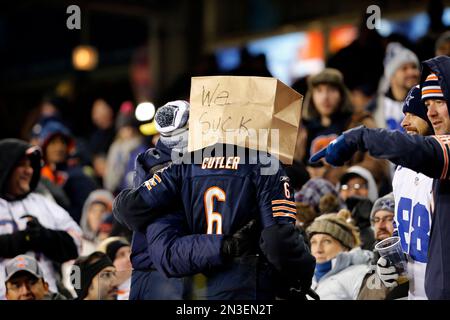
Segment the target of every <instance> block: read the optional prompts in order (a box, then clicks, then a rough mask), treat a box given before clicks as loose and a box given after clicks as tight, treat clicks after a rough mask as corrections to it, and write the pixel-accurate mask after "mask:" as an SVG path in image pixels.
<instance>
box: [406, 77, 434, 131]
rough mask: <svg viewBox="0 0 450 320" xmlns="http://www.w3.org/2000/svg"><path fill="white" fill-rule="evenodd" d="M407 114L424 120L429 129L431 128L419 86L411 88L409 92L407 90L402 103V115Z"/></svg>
mask: <svg viewBox="0 0 450 320" xmlns="http://www.w3.org/2000/svg"><path fill="white" fill-rule="evenodd" d="M407 112H409V113H412V114H413V115H415V116H418V117H419V118H421V119H423V120H425V121H426V122H427V123H428V125H429V126H430V128H431V127H432V126H431V122H430V120H429V119H428V117H427V107H426V106H425V104H424V103H423V101H422V95H421V93H420V86H419V85H417V86H415V87H412V88H411V90H409V92H408V95H407V96H406V99H405V101H404V102H403V114H406V113H407Z"/></svg>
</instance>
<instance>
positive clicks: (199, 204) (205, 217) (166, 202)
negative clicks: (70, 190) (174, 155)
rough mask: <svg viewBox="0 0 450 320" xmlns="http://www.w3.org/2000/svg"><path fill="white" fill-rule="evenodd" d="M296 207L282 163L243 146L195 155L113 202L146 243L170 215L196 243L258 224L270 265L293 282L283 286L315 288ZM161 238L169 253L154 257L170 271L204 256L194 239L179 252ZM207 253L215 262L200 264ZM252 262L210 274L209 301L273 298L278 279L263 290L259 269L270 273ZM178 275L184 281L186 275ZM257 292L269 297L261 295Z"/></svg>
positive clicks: (218, 147) (157, 253) (311, 260)
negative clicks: (179, 215) (180, 216)
mask: <svg viewBox="0 0 450 320" xmlns="http://www.w3.org/2000/svg"><path fill="white" fill-rule="evenodd" d="M263 160H264V161H263ZM293 200H294V199H293V192H292V189H291V187H290V185H289V178H288V177H287V176H286V174H285V172H284V169H283V168H282V166H281V163H280V162H279V161H278V159H276V158H273V157H269V156H268V155H263V156H260V154H259V153H258V152H255V151H253V150H249V149H244V148H239V147H236V146H230V145H216V146H215V147H214V148H213V150H211V149H210V150H208V151H207V150H205V149H204V150H201V151H198V152H194V153H190V154H188V155H187V156H186V157H184V159H183V163H182V164H171V165H170V166H169V167H167V168H164V169H161V170H160V171H159V172H157V173H155V174H154V175H153V177H151V178H150V179H148V180H147V181H145V182H144V183H143V184H141V185H140V186H139V187H138V188H135V189H127V190H123V191H122V192H121V193H120V194H119V195H118V196H117V198H116V199H115V201H114V206H113V207H114V209H113V212H114V215H115V217H116V218H117V219H118V220H119V221H121V222H122V223H124V224H126V225H127V226H129V227H130V228H131V229H133V230H135V231H143V230H145V229H146V228H147V239H150V238H151V236H152V234H149V233H148V228H150V227H151V226H152V224H153V223H154V222H155V221H158V219H162V218H163V217H164V216H166V215H167V214H166V213H165V212H180V211H182V212H184V214H185V220H186V224H187V232H188V234H192V235H194V236H195V235H197V236H198V235H199V234H203V235H204V236H208V235H209V237H215V236H217V235H232V234H233V233H235V232H236V231H237V230H239V229H241V228H242V227H243V226H244V225H246V224H247V223H248V222H249V221H250V220H252V219H256V220H258V221H259V222H260V224H261V226H262V232H261V246H260V247H261V250H262V252H263V253H264V256H265V258H267V260H268V262H270V263H271V265H272V266H273V267H274V268H275V270H277V271H278V272H279V273H280V274H283V275H285V276H286V277H288V278H289V279H287V280H286V279H283V281H285V283H287V284H288V285H290V284H289V283H291V280H293V281H298V282H296V283H300V284H301V285H304V286H306V287H309V285H310V283H311V279H312V274H313V271H314V266H315V261H314V258H313V257H312V256H311V254H310V253H309V251H308V250H307V248H306V246H305V244H304V242H303V238H302V237H301V235H300V234H299V232H298V230H296V229H295V227H294V222H295V213H296V207H295V203H294V201H293ZM214 235H215V236H214ZM153 236H154V235H153ZM157 238H159V239H167V241H166V245H165V248H166V249H164V250H158V248H155V250H156V251H154V252H153V253H154V255H152V257H155V259H156V257H158V256H159V257H163V258H166V257H168V256H170V259H167V261H168V264H165V265H162V268H163V269H166V268H170V269H173V265H174V263H177V262H176V261H179V262H182V260H183V257H184V256H185V257H189V256H190V255H192V254H193V252H194V251H198V249H196V248H195V245H196V244H198V243H197V242H196V241H195V240H194V241H193V242H192V241H191V242H190V243H185V244H181V242H179V244H180V245H177V246H176V249H174V248H173V247H174V245H172V242H171V240H170V237H167V236H164V234H163V233H161V235H160V236H159V237H157ZM205 239H206V238H205ZM200 241H203V240H200ZM205 246H206V244H205ZM168 250H171V251H170V253H167V252H169V251H168ZM174 254H176V255H175V256H174ZM202 254H203V255H204V258H205V259H204V262H207V261H208V260H211V257H209V253H208V252H198V256H199V257H200V256H201V255H202ZM211 261H214V259H213V260H211ZM249 261H253V260H251V259H250V260H248V259H240V261H239V262H238V263H237V264H236V263H233V264H231V265H228V266H223V268H221V269H214V270H211V272H208V273H207V274H208V293H207V298H212V299H233V298H243V297H246V298H256V299H257V298H258V297H262V298H267V297H273V296H270V294H273V290H272V288H273V280H274V277H273V276H271V275H270V274H271V272H269V273H265V276H264V278H265V279H267V281H265V282H264V284H262V283H261V282H260V280H258V279H261V278H260V277H259V276H257V275H258V271H257V270H258V269H259V270H263V269H264V270H269V269H270V268H269V269H267V267H263V268H260V267H257V264H258V262H257V263H256V264H255V263H253V262H251V263H249ZM255 261H257V260H255ZM180 266H181V264H180ZM198 270H199V271H200V269H198ZM162 271H163V272H164V273H165V272H166V270H162ZM176 272H179V273H181V274H183V271H182V269H181V268H180V269H178V268H177V271H176ZM250 275H252V276H251V277H250ZM233 279H234V280H233ZM245 279H247V280H246V281H244V280H245ZM257 282H258V284H257ZM258 287H259V288H262V287H266V289H267V290H262V291H264V292H262V291H261V290H257V289H255V288H258ZM266 293H267V294H268V295H266Z"/></svg>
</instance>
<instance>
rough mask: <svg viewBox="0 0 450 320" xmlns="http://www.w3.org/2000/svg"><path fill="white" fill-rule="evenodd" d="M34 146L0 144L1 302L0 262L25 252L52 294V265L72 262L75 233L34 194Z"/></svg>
mask: <svg viewBox="0 0 450 320" xmlns="http://www.w3.org/2000/svg"><path fill="white" fill-rule="evenodd" d="M40 167H41V154H40V151H39V148H38V147H32V146H31V145H29V144H28V143H26V142H24V141H21V140H17V139H4V140H1V141H0V190H1V193H0V221H1V223H0V257H1V259H0V299H3V298H4V293H5V291H4V290H5V288H4V280H2V279H4V264H5V263H6V262H7V261H8V259H9V258H13V257H15V256H17V255H19V254H23V253H27V254H30V255H34V256H36V257H37V258H38V257H39V261H40V263H41V268H42V270H43V272H44V276H45V278H46V280H47V282H48V283H49V286H50V288H51V290H52V291H54V292H56V291H57V288H56V273H57V270H55V269H54V267H53V262H57V263H63V262H65V261H67V260H70V259H73V258H76V257H77V256H78V250H79V245H80V241H79V240H80V238H81V230H80V228H79V227H78V225H77V224H76V223H75V221H73V220H72V219H71V218H70V216H69V214H68V213H67V212H66V211H65V210H64V209H62V208H61V207H59V206H58V205H57V204H56V203H54V202H52V201H51V200H49V199H47V198H46V197H44V196H42V195H40V194H37V193H35V192H34V191H35V188H36V186H37V184H38V181H39V179H40Z"/></svg>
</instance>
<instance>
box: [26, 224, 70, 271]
mask: <svg viewBox="0 0 450 320" xmlns="http://www.w3.org/2000/svg"><path fill="white" fill-rule="evenodd" d="M22 218H27V219H28V222H27V227H26V228H25V230H24V231H25V232H26V234H27V236H28V237H29V242H30V246H31V249H32V250H33V251H37V252H42V253H43V254H45V255H46V256H47V257H48V258H49V259H52V260H54V261H56V262H61V263H62V262H65V261H68V260H71V259H74V258H76V257H78V249H77V246H76V244H75V242H74V240H73V238H72V237H71V236H70V235H69V234H68V233H67V232H66V231H62V230H52V229H47V228H45V227H44V226H42V225H41V223H40V222H39V220H38V219H37V218H36V217H34V216H31V215H25V216H22Z"/></svg>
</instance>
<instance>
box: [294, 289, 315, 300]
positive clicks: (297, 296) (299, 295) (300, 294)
mask: <svg viewBox="0 0 450 320" xmlns="http://www.w3.org/2000/svg"><path fill="white" fill-rule="evenodd" d="M306 296H310V297H311V298H312V299H313V300H320V297H319V295H318V294H317V293H316V292H315V291H314V290H313V289H311V288H306V287H292V288H290V290H289V295H288V297H287V299H288V300H305V301H306V300H308V298H307V297H306Z"/></svg>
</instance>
